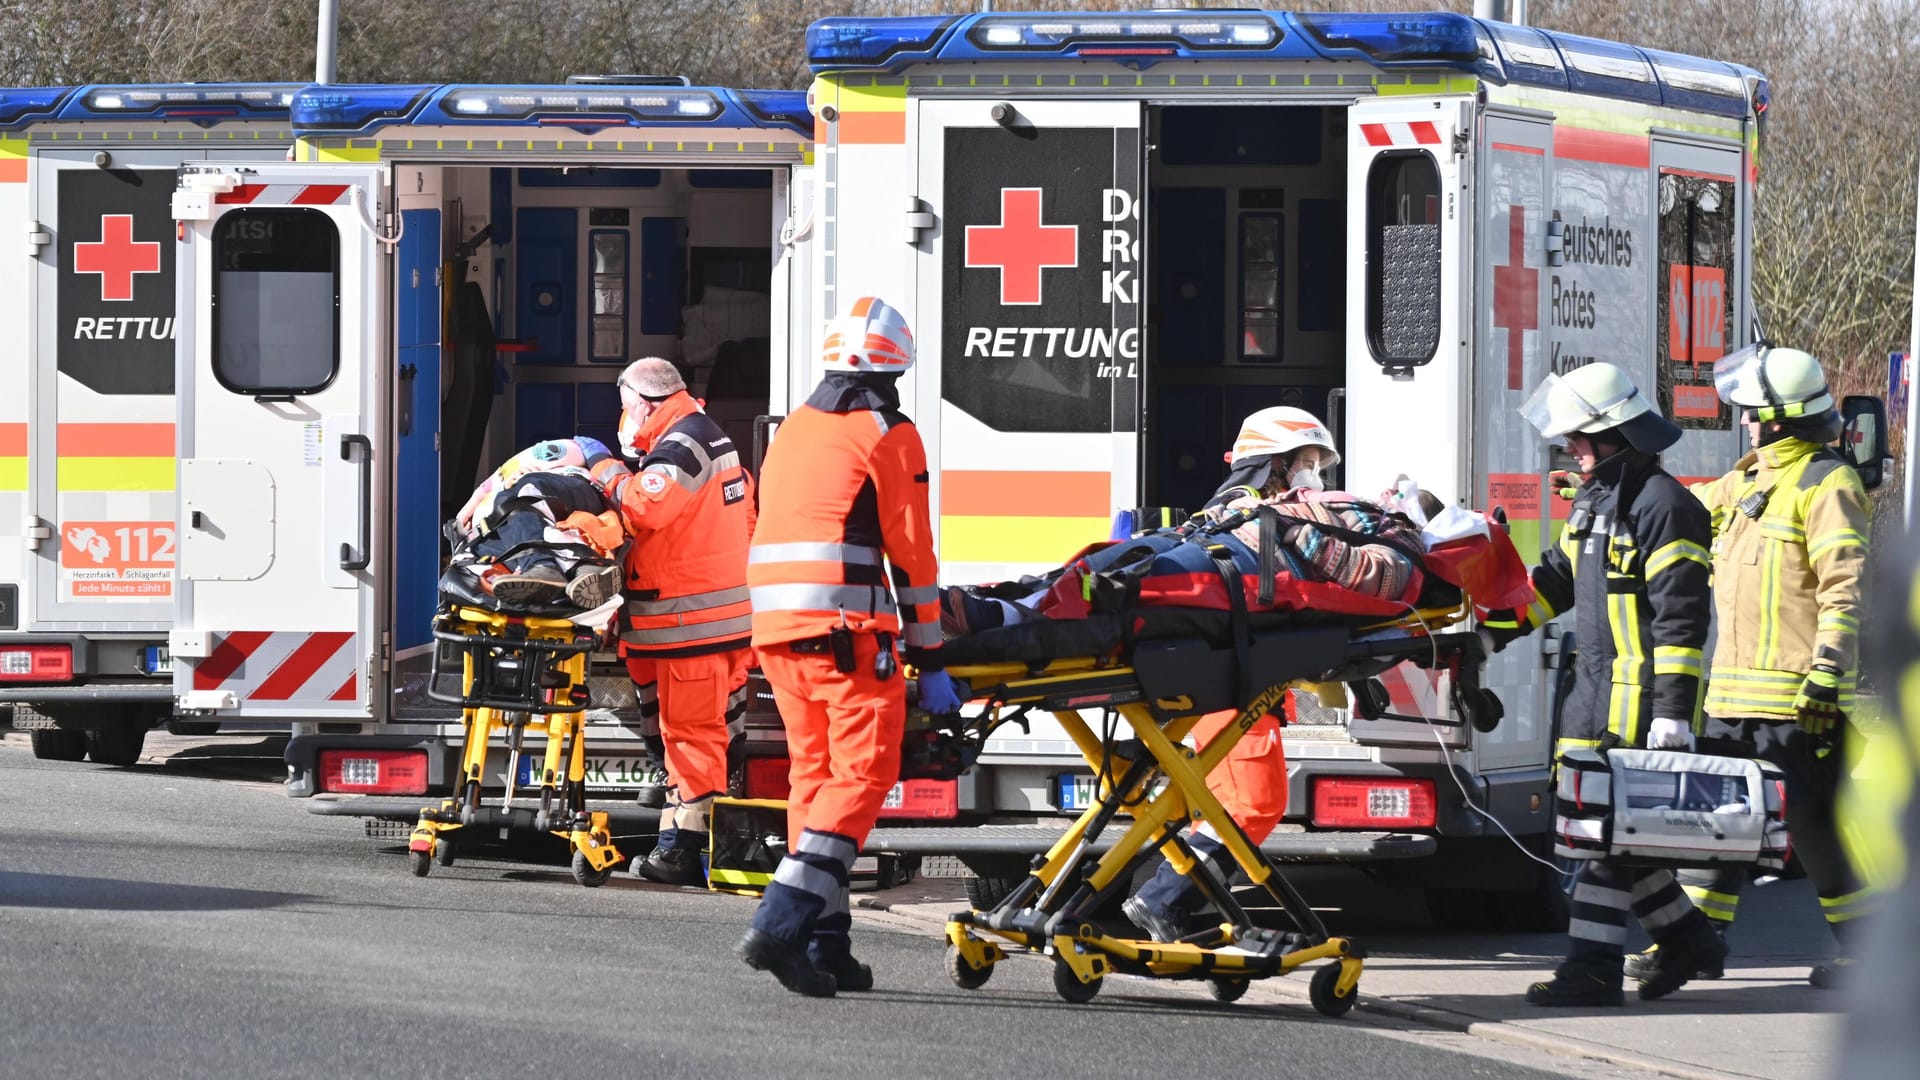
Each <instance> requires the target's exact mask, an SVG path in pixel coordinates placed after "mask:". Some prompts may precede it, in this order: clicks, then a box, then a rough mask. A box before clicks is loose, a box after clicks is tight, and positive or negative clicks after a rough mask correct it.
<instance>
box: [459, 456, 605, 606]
mask: <svg viewBox="0 0 1920 1080" xmlns="http://www.w3.org/2000/svg"><path fill="white" fill-rule="evenodd" d="M625 471H627V466H626V464H625V463H624V462H622V461H621V460H620V459H619V458H618V457H616V456H614V455H613V454H611V453H610V452H609V451H608V450H607V447H606V445H605V444H604V443H601V442H600V441H599V440H597V439H591V438H587V437H585V436H580V437H576V438H572V439H551V440H548V441H545V442H540V443H535V444H534V445H533V446H530V447H528V448H526V449H525V450H522V451H520V452H519V453H518V454H515V455H514V456H513V457H512V458H510V459H509V460H508V461H507V462H506V464H504V465H502V466H500V468H499V469H498V470H496V471H495V472H494V473H493V475H491V476H489V477H487V479H486V480H485V481H484V482H482V483H481V485H480V486H479V487H478V488H476V489H475V490H474V492H473V495H472V497H470V498H469V499H468V500H467V502H466V505H465V506H463V507H461V509H460V513H459V515H458V516H457V517H456V518H455V519H454V520H453V521H452V522H449V523H448V535H449V537H450V538H452V539H453V540H454V542H455V552H454V556H453V563H452V565H451V566H450V567H449V568H448V570H447V572H446V574H445V575H443V577H442V579H441V591H442V592H443V593H446V594H448V595H450V596H455V597H457V598H459V599H461V600H463V601H466V602H472V603H482V604H483V606H487V607H490V608H497V609H501V610H513V611H516V612H524V613H529V614H563V613H567V612H568V610H569V609H572V610H575V611H596V610H597V609H599V608H602V607H611V606H613V604H614V602H615V601H617V599H618V597H619V594H620V565H621V555H622V554H623V552H624V549H625V545H626V536H625V533H624V531H623V529H622V527H621V524H620V518H619V514H618V511H617V508H615V507H613V506H611V505H609V504H608V502H607V499H606V496H605V495H604V494H602V490H601V489H602V482H603V480H604V479H605V477H606V476H608V475H610V474H618V473H621V472H625Z"/></svg>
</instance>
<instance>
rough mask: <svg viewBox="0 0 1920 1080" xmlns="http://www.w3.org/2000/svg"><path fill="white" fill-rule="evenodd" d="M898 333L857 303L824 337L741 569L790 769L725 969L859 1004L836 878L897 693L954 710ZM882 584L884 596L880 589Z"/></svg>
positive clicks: (858, 835) (864, 977)
mask: <svg viewBox="0 0 1920 1080" xmlns="http://www.w3.org/2000/svg"><path fill="white" fill-rule="evenodd" d="M912 365H913V335H912V333H911V332H910V331H909V330H908V328H907V324H906V320H905V319H904V318H902V317H901V315H900V313H899V312H898V311H896V310H894V309H893V308H892V307H890V306H888V305H887V304H886V303H885V302H883V301H880V300H877V299H874V298H872V297H863V298H861V299H860V300H858V301H856V302H855V303H854V305H853V307H852V309H851V310H850V311H849V312H848V313H847V314H845V315H842V316H840V317H838V318H836V319H834V320H833V321H832V322H830V323H828V324H827V329H826V335H825V338H824V339H823V341H822V345H821V366H822V367H823V368H824V369H825V370H826V376H825V377H824V378H823V379H821V381H820V385H819V387H818V388H816V389H815V390H814V392H813V396H812V397H810V398H808V399H807V402H806V404H805V405H802V406H801V407H799V408H797V409H795V410H793V412H792V413H791V414H790V415H789V416H788V417H787V418H786V420H785V421H784V422H782V423H781V425H780V428H779V430H778V432H777V433H776V434H775V437H774V440H773V444H772V446H771V447H770V448H769V450H768V452H767V458H766V463H765V465H764V466H763V467H762V469H761V483H762V489H761V491H762V494H761V498H762V499H763V500H764V504H763V505H762V506H761V508H760V524H759V528H758V530H757V531H756V532H755V533H754V536H753V548H752V550H751V552H750V553H749V556H748V561H747V581H748V583H749V584H750V585H751V586H752V593H753V645H754V649H755V650H756V651H757V653H758V654H759V658H760V668H761V670H762V671H763V672H764V673H765V674H766V677H767V682H768V683H770V684H771V685H772V687H773V696H774V702H775V703H776V704H777V705H778V706H779V708H780V718H781V720H782V721H783V722H784V723H785V725H786V729H787V748H788V751H789V753H790V755H791V757H792V760H793V769H792V781H793V791H792V794H791V795H790V796H789V798H788V831H787V855H786V857H785V858H783V859H782V860H781V861H780V867H779V869H778V870H777V871H776V872H775V873H774V876H773V882H772V884H771V885H769V886H768V887H767V892H766V896H765V898H764V899H763V900H762V901H761V903H760V908H759V910H758V911H757V912H755V913H754V917H753V926H752V928H751V929H749V930H748V931H747V933H746V936H745V937H743V938H742V939H741V940H740V943H739V945H738V946H736V947H735V950H734V951H735V952H736V953H737V954H738V955H739V956H740V958H741V959H742V960H745V961H746V962H747V964H748V965H749V966H751V967H753V968H756V969H758V970H761V971H771V972H773V974H774V976H775V977H776V978H778V979H779V980H780V983H781V985H783V986H785V987H786V988H787V989H789V990H792V991H794V992H795V993H800V994H806V995H809V996H812V997H831V996H832V995H833V994H834V993H835V991H836V990H869V989H872V987H873V972H872V971H871V970H870V969H869V968H868V967H867V966H866V965H865V964H863V963H861V962H859V961H858V960H855V959H854V958H853V954H852V951H851V942H850V941H849V938H848V930H849V929H850V927H851V925H852V919H851V916H850V915H849V914H848V910H847V871H848V868H849V867H850V866H851V865H852V863H853V860H854V856H855V854H857V853H858V852H859V850H860V845H861V844H863V843H864V842H865V841H866V838H867V833H868V831H869V830H871V829H872V828H873V823H874V819H875V818H877V817H878V816H879V814H880V805H881V803H882V801H883V800H885V798H886V796H887V792H888V791H889V790H890V789H891V788H892V787H893V785H894V783H895V782H896V781H897V780H899V778H900V742H901V738H902V736H903V733H904V729H905V725H906V717H907V686H906V679H905V677H904V676H902V675H901V674H900V673H899V672H898V671H897V670H896V664H895V661H894V645H895V643H896V642H898V643H899V644H901V645H904V646H905V648H906V658H907V660H908V661H909V662H911V663H912V664H914V665H915V666H916V667H918V668H919V669H920V680H919V681H920V701H921V705H922V706H923V707H925V708H926V709H927V710H928V711H929V712H933V713H936V714H941V713H951V712H956V711H958V710H959V708H960V702H959V700H958V696H957V694H956V693H955V689H954V683H953V680H952V679H951V678H949V677H948V676H946V675H945V674H944V673H943V672H940V671H938V670H936V669H938V668H939V666H940V661H939V656H940V653H939V646H940V610H939V603H938V584H937V576H938V573H937V572H938V563H937V561H936V558H935V555H934V548H933V528H932V522H931V520H930V517H929V514H928V509H927V491H928V482H927V457H926V449H925V447H923V446H922V445H921V442H920V433H919V431H918V430H916V429H915V428H914V426H913V423H912V421H910V420H908V419H907V418H906V416H905V415H904V414H902V413H901V412H900V394H899V389H898V387H897V386H896V385H895V384H896V382H897V380H898V379H899V377H900V375H901V374H902V373H903V372H905V371H906V370H907V369H908V368H909V367H911V366H912ZM889 578H891V582H892V588H891V589H889V588H888V581H889Z"/></svg>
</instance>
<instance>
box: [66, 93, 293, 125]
mask: <svg viewBox="0 0 1920 1080" xmlns="http://www.w3.org/2000/svg"><path fill="white" fill-rule="evenodd" d="M305 85H306V84H305V83H172V84H167V83H153V84H148V85H132V84H129V85H118V86H85V87H81V88H80V89H79V90H78V91H76V92H75V93H74V94H73V96H72V97H70V98H69V99H68V100H67V102H66V103H65V104H64V105H63V106H62V107H61V109H60V113H59V116H58V117H57V119H59V120H61V121H75V120H187V121H191V122H193V123H196V124H200V125H202V126H211V125H213V124H217V123H219V122H221V121H223V120H285V119H286V118H287V117H288V115H289V110H290V107H291V106H292V104H293V98H294V95H295V94H297V93H299V91H300V89H301V88H302V87H304V86H305Z"/></svg>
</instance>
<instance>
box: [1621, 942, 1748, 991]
mask: <svg viewBox="0 0 1920 1080" xmlns="http://www.w3.org/2000/svg"><path fill="white" fill-rule="evenodd" d="M1658 956H1659V962H1658V963H1656V964H1655V965H1654V971H1653V972H1652V973H1651V974H1649V975H1648V976H1647V977H1646V978H1644V979H1642V980H1640V1000H1642V1001H1657V1000H1658V999H1660V998H1663V997H1666V996H1667V995H1668V994H1671V993H1673V992H1674V991H1675V990H1678V989H1680V988H1681V987H1683V986H1685V985H1687V983H1688V982H1689V981H1691V980H1693V979H1709V978H1710V979H1717V978H1719V977H1720V976H1721V975H1724V974H1726V970H1727V942H1726V939H1725V938H1722V937H1721V936H1720V935H1719V934H1717V933H1715V932H1714V931H1712V930H1702V931H1700V932H1699V933H1698V934H1690V935H1688V936H1687V937H1685V938H1678V939H1675V940H1671V941H1666V942H1662V943H1661V945H1660V952H1659V953H1658Z"/></svg>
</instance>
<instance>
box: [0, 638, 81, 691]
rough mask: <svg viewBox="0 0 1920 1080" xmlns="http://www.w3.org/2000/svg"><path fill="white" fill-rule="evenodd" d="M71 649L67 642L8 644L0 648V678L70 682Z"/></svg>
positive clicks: (71, 673)
mask: <svg viewBox="0 0 1920 1080" xmlns="http://www.w3.org/2000/svg"><path fill="white" fill-rule="evenodd" d="M72 681H73V649H72V648H71V647H70V646H67V645H12V646H8V647H7V648H4V649H0V682H32V683H49V682H72Z"/></svg>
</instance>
